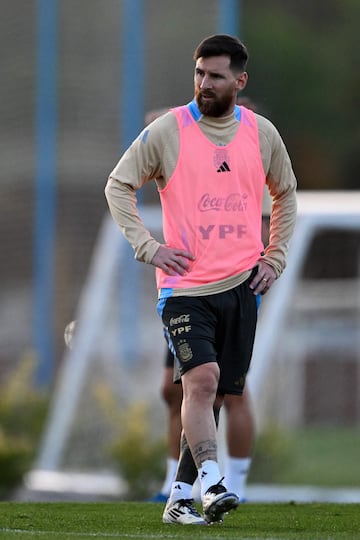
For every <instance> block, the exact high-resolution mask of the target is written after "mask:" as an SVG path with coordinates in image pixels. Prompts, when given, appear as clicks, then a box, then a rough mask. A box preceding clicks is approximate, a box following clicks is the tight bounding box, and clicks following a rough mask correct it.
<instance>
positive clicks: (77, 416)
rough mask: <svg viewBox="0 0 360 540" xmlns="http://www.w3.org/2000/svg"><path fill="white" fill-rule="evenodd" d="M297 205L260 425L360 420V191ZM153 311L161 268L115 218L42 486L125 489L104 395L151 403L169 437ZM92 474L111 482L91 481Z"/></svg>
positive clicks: (268, 308) (267, 321)
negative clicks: (139, 258) (145, 258)
mask: <svg viewBox="0 0 360 540" xmlns="http://www.w3.org/2000/svg"><path fill="white" fill-rule="evenodd" d="M298 200H299V215H298V221H297V226H296V230H295V234H294V237H293V240H292V243H291V247H290V251H289V258H288V265H287V268H286V270H285V272H284V274H283V275H282V277H281V279H280V280H279V282H277V283H276V284H275V286H274V287H273V288H272V290H271V291H270V293H269V294H268V295H267V296H266V297H264V299H263V302H262V307H261V314H260V318H259V325H258V331H257V337H256V342H255V348H254V354H253V361H252V367H251V370H250V374H249V384H250V390H251V394H252V400H253V404H254V410H255V416H256V421H257V427H258V430H259V431H261V430H262V429H263V428H264V426H266V424H267V423H269V422H270V421H273V420H276V422H278V423H280V424H281V425H284V426H286V427H298V426H301V425H304V424H307V423H311V422H314V421H315V422H320V423H321V422H327V423H328V422H332V423H335V424H336V423H342V424H343V423H344V422H345V423H348V424H349V423H350V424H351V423H356V422H359V412H358V411H359V402H358V394H359V393H358V390H357V387H358V382H357V381H358V380H359V373H360V370H359V363H360V357H359V351H360V346H359V345H360V336H359V331H358V329H359V327H360V325H359V323H360V307H359V306H360V253H359V246H360V241H359V240H360V193H340V192H336V193H330V192H328V193H324V192H322V193H316V192H308V193H307V192H304V193H299V195H298ZM141 215H142V217H143V220H144V222H145V224H146V225H147V226H148V228H149V229H150V230H151V231H152V233H153V234H154V236H156V237H157V238H160V237H161V218H160V210H159V208H158V207H153V206H146V207H144V208H142V210H141ZM155 308H156V290H155V278H154V269H153V268H152V267H150V266H148V265H144V264H140V263H138V262H136V261H134V259H133V254H132V252H131V250H130V248H129V246H128V245H127V243H126V241H125V240H124V239H123V237H122V235H121V233H120V231H119V229H118V228H117V227H116V225H115V224H114V223H113V221H112V219H111V218H110V217H109V216H106V217H105V218H104V221H103V225H102V228H101V231H100V234H99V238H98V242H97V246H96V249H95V251H94V255H93V259H92V264H91V267H90V271H89V274H88V278H87V281H86V283H85V286H84V289H83V292H82V295H81V299H80V303H79V306H78V310H77V313H76V319H77V321H78V327H77V333H76V337H75V340H74V346H73V348H72V349H71V350H67V351H66V352H65V357H64V360H63V369H62V372H61V376H60V377H59V380H58V384H57V388H56V392H55V395H54V400H53V404H52V409H51V414H50V416H49V421H48V425H47V428H46V430H45V434H44V439H43V443H42V446H41V449H40V453H39V456H38V459H37V462H36V465H35V468H34V470H33V471H32V472H31V473H30V475H29V476H28V485H29V486H31V487H32V488H33V489H45V487H46V489H49V486H52V487H53V488H54V486H57V487H58V489H60V488H59V486H63V485H66V487H67V489H68V490H69V491H71V490H73V491H76V490H79V489H80V488H79V486H82V485H83V484H82V482H81V478H83V483H84V490H85V491H86V489H90V490H91V489H92V490H94V489H95V488H94V486H95V485H99V486H101V489H100V487H99V490H100V491H102V492H107V493H108V494H110V493H117V494H120V493H122V492H123V491H124V489H125V486H124V485H123V484H122V483H121V479H120V478H119V476H118V475H117V474H116V472H115V468H114V463H113V462H112V460H111V456H110V454H109V448H110V446H111V442H112V441H113V438H114V434H116V432H117V429H118V426H116V419H117V418H118V416H117V415H116V411H115V410H109V408H108V409H106V407H104V404H105V405H106V404H107V403H108V401H107V400H106V396H109V395H111V396H113V398H114V400H113V404H115V409H116V407H117V408H118V409H120V410H123V411H127V410H129V407H131V405H132V404H134V403H136V402H145V403H146V404H147V407H148V409H149V411H150V414H149V416H148V422H149V424H150V429H151V432H152V433H153V434H154V436H158V437H162V436H163V437H164V436H165V432H166V423H165V407H164V406H163V405H162V403H161V400H160V384H161V377H162V366H163V355H164V351H165V342H164V338H163V335H162V329H161V321H160V319H159V317H158V316H157V314H156V310H155ZM325 360H326V363H325ZM340 367H341V369H340V370H339V368H340ZM339 372H340V373H342V376H341V377H339V375H338V374H339ZM354 373H355V374H357V375H356V377H357V379H356V377H355V378H354ZM324 381H326V382H324ZM324 385H325V386H324ZM334 385H335V386H336V397H335V398H334V394H333V393H332V389H333V387H334ZM324 396H325V397H324ZM335 411H336V414H335ZM109 415H110V416H109ZM111 415H113V417H111ZM114 419H115V422H114ZM223 424H224V422H223ZM223 429H224V426H223V425H222V426H221V432H220V437H222V439H221V440H220V446H221V449H222V450H221V451H222V452H224V451H225V450H224V444H223ZM79 472H80V473H81V472H82V473H83V476H81V475H80V477H79ZM60 473H61V474H60ZM90 473H91V474H95V476H94V478H95V479H96V478H99V475H100V477H101V478H102V481H101V482H99V481H93V482H89V474H90ZM64 478H65V479H67V482H66V481H65V480H64ZM90 484H91V486H90ZM70 488H71V489H70Z"/></svg>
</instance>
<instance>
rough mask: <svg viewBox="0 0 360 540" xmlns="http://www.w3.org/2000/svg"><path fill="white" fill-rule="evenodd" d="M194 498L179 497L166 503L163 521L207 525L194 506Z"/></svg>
mask: <svg viewBox="0 0 360 540" xmlns="http://www.w3.org/2000/svg"><path fill="white" fill-rule="evenodd" d="M193 503H194V499H180V500H178V501H174V502H172V501H170V499H169V500H168V502H167V503H166V506H165V509H164V513H163V517H162V520H163V523H178V524H179V525H207V522H206V521H205V519H204V518H203V517H202V516H201V515H200V514H199V512H198V511H197V510H196V508H195V506H194V504H193Z"/></svg>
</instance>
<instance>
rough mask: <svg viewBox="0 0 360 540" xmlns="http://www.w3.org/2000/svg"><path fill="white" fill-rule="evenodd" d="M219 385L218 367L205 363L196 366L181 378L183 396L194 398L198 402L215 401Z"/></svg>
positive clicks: (214, 364)
mask: <svg viewBox="0 0 360 540" xmlns="http://www.w3.org/2000/svg"><path fill="white" fill-rule="evenodd" d="M218 383H219V366H218V365H217V364H216V363H207V364H203V365H201V366H197V367H195V368H193V369H191V370H190V371H188V372H187V373H186V374H185V375H184V376H183V388H184V395H185V394H186V396H189V395H192V396H193V397H194V396H195V397H196V398H197V399H199V400H200V401H203V400H207V399H211V400H212V403H213V402H214V400H215V396H216V391H217V387H218Z"/></svg>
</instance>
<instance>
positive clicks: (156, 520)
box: [0, 502, 360, 540]
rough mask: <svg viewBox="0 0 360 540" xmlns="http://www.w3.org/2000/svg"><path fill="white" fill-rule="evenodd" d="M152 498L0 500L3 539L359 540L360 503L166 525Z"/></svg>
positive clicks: (256, 507)
mask: <svg viewBox="0 0 360 540" xmlns="http://www.w3.org/2000/svg"><path fill="white" fill-rule="evenodd" d="M162 509H163V505H161V504H150V503H126V502H120V503H70V502H67V503H15V502H2V503H0V538H1V540H14V539H16V540H29V539H37V538H39V539H40V538H41V539H42V540H47V539H49V540H50V539H55V540H71V539H74V538H76V539H77V540H83V539H90V538H124V539H136V540H141V539H146V538H151V539H172V538H174V539H187V538H189V539H191V540H197V539H202V540H207V539H224V540H226V539H231V540H239V539H242V540H246V539H258V540H260V539H272V540H276V539H286V540H292V539H294V540H295V539H296V540H340V539H341V540H355V539H360V505H355V504H343V505H341V504H293V503H292V504H290V503H289V504H244V505H242V506H241V507H240V508H239V509H238V510H237V511H235V512H231V513H230V514H229V515H228V516H226V519H225V521H224V524H223V525H212V526H208V527H198V526H187V527H186V526H179V525H164V524H163V523H162V522H161V514H162Z"/></svg>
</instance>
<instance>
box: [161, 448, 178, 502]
mask: <svg viewBox="0 0 360 540" xmlns="http://www.w3.org/2000/svg"><path fill="white" fill-rule="evenodd" d="M177 466H178V460H177V459H175V458H172V457H168V458H167V460H166V476H165V480H164V483H163V486H162V488H161V490H160V493H162V494H163V495H167V496H169V493H170V490H171V486H172V483H173V482H174V480H175V476H176V470H177Z"/></svg>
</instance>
